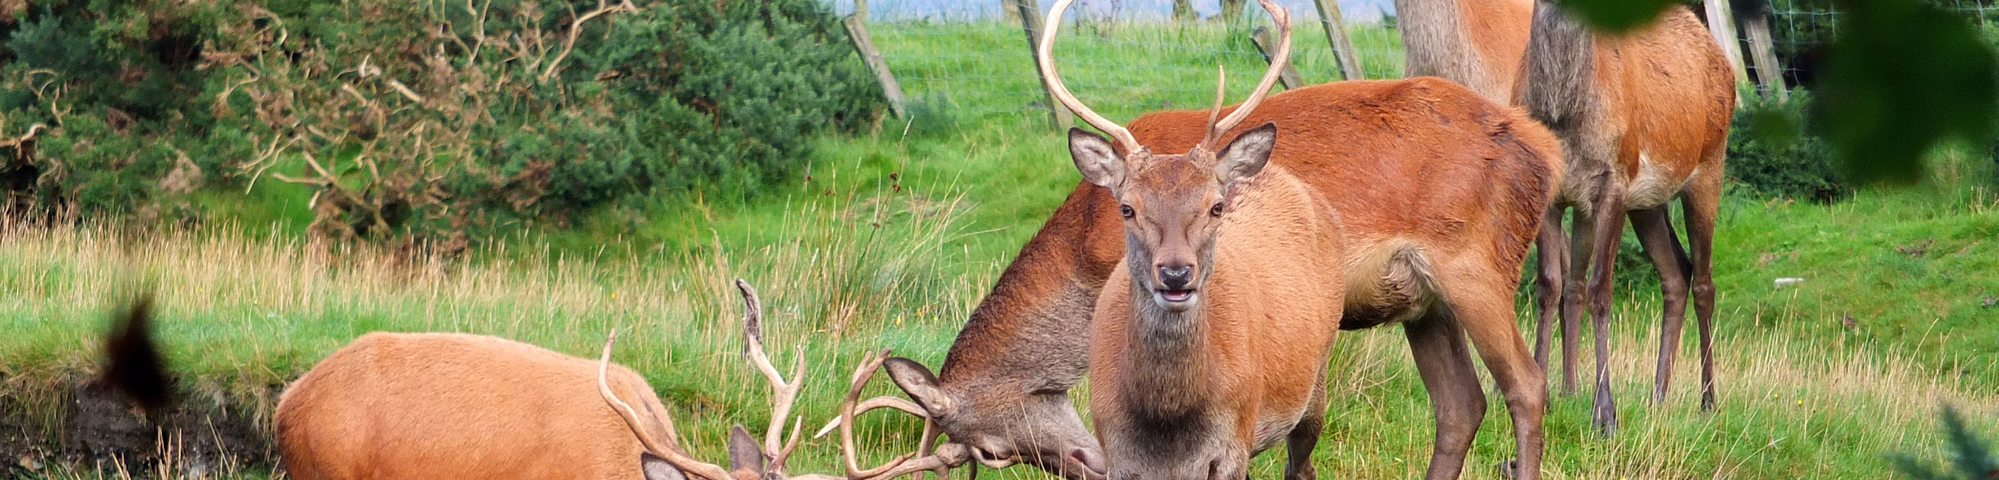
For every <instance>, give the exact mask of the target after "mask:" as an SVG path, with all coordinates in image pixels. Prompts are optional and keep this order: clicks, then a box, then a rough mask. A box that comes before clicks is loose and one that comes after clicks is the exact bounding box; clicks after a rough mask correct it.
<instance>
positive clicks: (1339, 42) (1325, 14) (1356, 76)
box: [1266, 0, 1367, 88]
mask: <svg viewBox="0 0 1999 480" xmlns="http://www.w3.org/2000/svg"><path fill="white" fill-rule="evenodd" d="M1334 2H1335V0H1318V1H1317V2H1316V3H1318V4H1319V23H1321V24H1324V25H1325V26H1326V40H1327V41H1330V42H1332V43H1333V57H1334V58H1337V59H1339V64H1340V79H1341V80H1362V79H1366V78H1367V74H1366V73H1365V72H1362V71H1361V69H1360V57H1359V56H1358V54H1357V53H1355V52H1354V49H1353V39H1350V38H1347V24H1346V21H1345V20H1341V19H1340V5H1339V4H1338V3H1334ZM1266 56H1267V55H1266ZM1286 88H1290V87H1289V86H1288V85H1287V86H1286Z"/></svg>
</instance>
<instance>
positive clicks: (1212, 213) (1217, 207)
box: [1208, 202, 1222, 217]
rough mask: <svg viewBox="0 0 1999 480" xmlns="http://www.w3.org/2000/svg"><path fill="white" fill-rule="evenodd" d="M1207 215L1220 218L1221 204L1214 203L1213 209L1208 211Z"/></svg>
mask: <svg viewBox="0 0 1999 480" xmlns="http://www.w3.org/2000/svg"><path fill="white" fill-rule="evenodd" d="M1208 215H1209V216H1215V217H1219V216H1222V202H1215V206H1214V208H1209V209H1208Z"/></svg>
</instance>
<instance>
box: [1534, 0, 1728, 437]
mask: <svg viewBox="0 0 1999 480" xmlns="http://www.w3.org/2000/svg"><path fill="white" fill-rule="evenodd" d="M1532 30H1533V32H1532V37H1531V38H1532V39H1531V40H1530V41H1529V44H1528V47H1527V55H1526V57H1525V59H1524V60H1523V62H1522V63H1523V67H1522V68H1523V69H1524V70H1525V71H1524V72H1523V73H1522V75H1521V77H1520V82H1519V84H1518V86H1517V89H1516V94H1517V95H1518V98H1519V100H1518V104H1519V105H1522V106H1524V107H1525V108H1527V110H1528V112H1529V113H1531V114H1532V115H1533V116H1534V118H1535V119H1536V120H1540V121H1541V122H1542V123H1544V124H1546V125H1547V126H1548V127H1549V128H1550V129H1552V130H1554V132H1555V134H1556V135H1557V136H1559V137H1561V139H1562V146H1563V149H1564V150H1565V151H1567V152H1568V159H1567V163H1568V167H1567V173H1565V174H1564V176H1563V182H1562V186H1561V193H1560V195H1559V198H1558V201H1557V204H1556V206H1555V208H1552V209H1550V210H1549V211H1548V215H1547V217H1548V218H1547V219H1546V220H1545V221H1544V222H1543V223H1542V224H1541V234H1540V244H1541V245H1542V249H1541V256H1542V259H1543V267H1542V268H1541V273H1540V278H1539V280H1538V281H1537V282H1538V285H1540V287H1539V290H1541V291H1542V298H1543V300H1542V311H1543V315H1542V317H1541V318H1542V322H1541V325H1540V327H1539V329H1538V335H1537V336H1538V337H1539V343H1538V344H1537V345H1536V347H1535V359H1536V361H1537V362H1539V363H1540V364H1542V365H1547V361H1548V355H1549V351H1548V350H1549V341H1550V340H1551V338H1550V336H1551V335H1552V333H1551V332H1550V329H1551V326H1550V323H1552V322H1550V321H1549V316H1548V315H1547V311H1548V310H1550V309H1551V308H1550V307H1552V306H1553V305H1551V304H1553V303H1554V302H1553V300H1552V299H1551V298H1552V295H1553V291H1554V290H1555V287H1557V286H1559V287H1560V292H1561V299H1560V307H1559V309H1560V312H1561V317H1562V318H1561V327H1562V332H1563V333H1562V338H1563V340H1562V343H1563V358H1562V365H1563V387H1564V389H1565V390H1568V391H1573V390H1574V389H1575V382H1576V373H1575V372H1576V369H1575V365H1576V357H1577V353H1578V352H1577V348H1576V344H1577V341H1576V339H1577V336H1578V335H1579V333H1580V331H1581V328H1580V324H1581V315H1582V313H1583V308H1584V306H1583V302H1585V301H1587V302H1588V308H1589V315H1590V317H1591V318H1592V319H1594V323H1595V327H1596V361H1597V365H1596V400H1595V409H1594V414H1593V415H1592V423H1593V424H1594V425H1595V426H1596V427H1597V428H1598V429H1599V430H1600V431H1602V432H1605V433H1608V432H1610V431H1613V430H1614V429H1615V428H1616V426H1617V407H1616V404H1615V402H1614V400H1613V399H1612V398H1611V394H1610V379H1609V373H1610V372H1609V355H1610V352H1609V350H1610V340H1609V333H1610V332H1609V330H1610V317H1609V314H1610V303H1611V280H1612V278H1613V277H1612V266H1613V265H1614V263H1615V260H1616V255H1617V246H1618V243H1619V241H1620V239H1621V238H1622V236H1623V231H1624V218H1625V214H1626V212H1629V215H1630V217H1631V221H1632V222H1631V223H1632V228H1633V230H1635V231H1636V232H1637V234H1638V238H1639V241H1640V243H1641V244H1642V245H1643V246H1644V247H1645V253H1646V255H1647V256H1649V257H1651V259H1652V264H1653V265H1654V266H1656V267H1657V268H1658V269H1659V275H1660V278H1661V281H1660V287H1661V289H1662V290H1663V291H1664V297H1665V313H1664V320H1663V326H1662V327H1661V331H1660V336H1659V364H1658V372H1657V375H1658V376H1657V378H1656V379H1655V380H1654V383H1653V390H1652V395H1653V401H1654V402H1658V401H1660V400H1662V399H1663V398H1664V396H1665V394H1666V390H1667V385H1668V383H1669V382H1670V381H1671V379H1672V368H1673V359H1674V356H1675V354H1676V353H1677V352H1678V351H1679V341H1680V328H1681V323H1682V321H1683V319H1684V318H1685V316H1686V303H1687V294H1688V292H1689V287H1691V291H1692V293H1693V299H1694V309H1695V315H1696V318H1697V319H1698V321H1699V328H1700V348H1701V407H1702V408H1703V409H1706V408H1712V407H1713V406H1714V355H1713V331H1714V329H1713V320H1714V281H1713V279H1712V278H1711V277H1712V268H1711V262H1710V258H1711V256H1712V253H1713V242H1714V222H1715V209H1716V207H1717V205H1718V203H1719V202H1720V198H1721V180H1722V175H1723V169H1722V161H1723V155H1724V154H1725V153H1726V149H1727V146H1728V123H1729V116H1730V115H1731V114H1732V113H1733V112H1734V111H1735V83H1734V81H1733V77H1732V76H1731V72H1730V71H1729V68H1730V67H1729V65H1728V62H1727V60H1725V59H1724V57H1723V56H1722V51H1721V47H1720V46H1719V45H1716V44H1715V42H1714V39H1713V37H1711V36H1709V35H1708V34H1707V32H1706V30H1705V29H1704V28H1703V27H1702V26H1701V23H1700V21H1699V20H1697V19H1696V18H1695V17H1694V14H1693V12H1692V11H1691V10H1689V9H1687V8H1686V7H1685V6H1681V5H1674V6H1672V7H1669V8H1668V9H1667V10H1666V11H1665V13H1664V14H1663V15H1662V16H1661V17H1660V18H1659V19H1657V20H1656V21H1654V23H1652V24H1651V25H1649V26H1646V27H1643V28H1640V29H1637V30H1635V31H1632V32H1627V33H1623V34H1618V35H1607V34H1596V33H1594V32H1591V31H1590V30H1589V29H1588V28H1587V27H1586V26H1584V25H1582V24H1581V23H1579V21H1578V20H1577V19H1575V18H1574V17H1573V16H1571V15H1570V14H1569V13H1568V12H1566V11H1565V9H1564V8H1563V7H1562V6H1560V5H1559V4H1557V3H1554V2H1551V1H1548V0H1541V1H1539V2H1537V3H1536V4H1535V7H1534V22H1533V29H1532ZM1674 198H1679V199H1681V202H1682V206H1684V207H1685V215H1686V223H1687V227H1686V234H1687V243H1688V244H1690V246H1691V248H1692V250H1693V255H1692V257H1691V258H1689V257H1688V255H1687V252H1686V250H1685V249H1684V248H1683V247H1682V246H1681V245H1680V242H1679V238H1678V236H1677V235H1675V233H1674V231H1673V227H1672V222H1671V220H1670V219H1669V218H1668V206H1667V203H1668V202H1670V201H1671V200H1673V199H1674ZM1567 207H1574V208H1575V213H1574V217H1573V222H1574V225H1573V226H1572V228H1573V230H1574V231H1573V232H1572V235H1573V236H1572V237H1570V238H1568V239H1565V238H1563V237H1562V226H1561V212H1562V210H1563V209H1565V208H1567ZM1565 242H1566V243H1565ZM1562 246H1567V247H1568V248H1566V249H1565V248H1562ZM1565 250H1566V252H1565ZM1593 259H1594V260H1596V261H1597V262H1598V263H1597V265H1596V269H1595V271H1594V272H1592V271H1591V270H1590V266H1591V265H1590V264H1591V261H1592V260H1593ZM1565 275H1566V278H1564V276H1565ZM1586 276H1587V278H1588V285H1587V286H1585V285H1583V283H1582V280H1583V279H1584V278H1585V277H1586ZM1564 280H1567V281H1566V283H1565V282H1564Z"/></svg>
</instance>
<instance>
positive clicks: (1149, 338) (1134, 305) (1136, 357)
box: [1125, 258, 1216, 418]
mask: <svg viewBox="0 0 1999 480" xmlns="http://www.w3.org/2000/svg"><path fill="white" fill-rule="evenodd" d="M1207 262H1208V263H1209V264H1212V258H1210V259H1208V260H1207ZM1132 273H1133V274H1134V275H1139V274H1143V273H1144V272H1142V271H1134V272H1132ZM1208 273H1211V272H1203V275H1206V274H1208ZM1135 278H1136V277H1135ZM1131 283H1132V287H1131V292H1130V295H1131V297H1130V302H1131V303H1130V305H1131V314H1132V319H1131V324H1130V328H1129V329H1128V330H1127V334H1128V335H1130V338H1129V339H1128V341H1127V342H1126V345H1127V347H1128V348H1129V349H1130V351H1129V352H1128V354H1127V356H1126V357H1125V358H1126V359H1127V361H1129V362H1130V364H1129V370H1128V371H1129V372H1131V375H1128V376H1126V377H1125V379H1126V381H1128V382H1131V385H1129V389H1128V390H1126V391H1131V392H1145V394H1146V401H1145V402H1144V408H1146V409H1149V410H1152V413H1153V415H1156V416H1160V417H1167V418H1172V417H1180V416H1182V415H1185V414H1189V413H1195V412H1198V411H1199V410H1200V408H1201V406H1202V405H1204V404H1205V403H1206V401H1207V399H1208V398H1207V397H1208V396H1209V394H1210V393H1212V392H1213V391H1214V390H1215V389H1213V388H1209V386H1208V383H1210V382H1211V380H1212V379H1213V378H1214V377H1213V376H1212V375H1211V374H1212V373H1213V372H1212V371H1211V370H1212V366H1213V364H1214V362H1213V361H1212V359H1210V358H1208V357H1209V356H1210V355H1209V353H1210V351H1211V346H1210V345H1209V343H1210V341H1209V336H1210V334H1211V333H1213V329H1214V326H1213V325H1212V324H1211V322H1210V320H1211V314H1210V312H1211V311H1212V309H1213V307H1211V305H1213V304H1214V301H1215V298H1214V297H1213V296H1212V293H1213V292H1212V290H1211V289H1207V288H1204V289H1203V290H1204V291H1202V292H1201V293H1200V295H1202V296H1203V298H1201V299H1200V302H1199V303H1198V304H1197V305H1196V306H1195V307H1194V308H1193V309H1190V310H1187V311H1184V312H1173V311H1169V310H1167V309H1165V308H1164V307H1161V306H1159V304H1158V303H1156V302H1155V301H1154V300H1153V296H1152V295H1153V294H1152V291H1151V289H1150V288H1148V287H1146V286H1144V285H1143V284H1142V282H1138V281H1133V282H1131ZM1207 283H1208V285H1209V286H1212V285H1214V284H1215V283H1216V282H1214V281H1212V280H1210V281H1209V282H1207Z"/></svg>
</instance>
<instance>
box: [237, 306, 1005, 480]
mask: <svg viewBox="0 0 1999 480" xmlns="http://www.w3.org/2000/svg"><path fill="white" fill-rule="evenodd" d="M737 287H738V289H739V290H741V292H742V294H743V298H744V302H745V308H744V310H745V314H744V316H745V322H744V337H745V339H746V343H747V344H748V345H747V346H748V357H749V360H750V362H751V363H752V364H753V365H754V366H755V367H756V369H757V371H758V372H760V373H761V374H762V375H763V376H764V377H765V379H766V380H768V381H769V382H770V384H771V387H772V389H773V391H774V393H775V395H774V398H773V399H772V405H771V407H772V411H771V423H770V428H769V430H768V431H767V432H766V435H765V437H764V438H765V440H764V443H762V444H759V443H758V442H757V440H756V438H755V437H753V436H752V435H750V433H749V432H748V431H747V430H744V429H743V427H742V426H741V425H736V426H735V427H734V428H733V429H732V430H731V432H730V439H729V448H728V450H729V457H728V458H729V462H728V465H729V466H728V467H727V468H723V467H722V466H719V465H715V464H710V463H706V462H702V461H700V460H696V459H695V458H693V456H692V455H691V454H689V453H687V452H686V451H685V450H683V449H682V448H681V447H680V446H679V445H680V440H679V435H678V434H677V433H676V432H675V429H674V424H673V419H672V417H671V416H670V415H669V413H668V410H667V408H666V407H665V406H664V405H662V404H661V403H660V401H659V397H658V396H657V395H655V394H654V393H653V391H652V389H651V387H650V386H648V385H647V384H646V382H645V379H644V378H642V377H640V376H639V375H638V374H636V373H634V372H632V371H631V370H630V369H627V368H624V367H621V366H615V365H612V364H611V363H610V355H611V346H612V343H613V342H614V341H615V340H616V336H615V335H613V336H612V337H611V339H609V340H606V341H605V344H604V351H603V356H602V357H601V358H599V359H598V361H595V362H592V361H589V360H585V359H581V358H575V357H570V356H567V355H562V354H559V353H555V352H552V351H548V350H545V349H541V348H539V347H535V346H531V345H527V344H523V343H518V342H513V341H509V340H504V339H500V338H494V337H486V336H479V335H464V334H435V333H415V334H400V333H374V334H369V335H365V336H363V337H361V338H360V339H358V340H355V341H354V342H353V343H351V344H349V345H348V346H346V347H343V348H341V349H340V350H339V351H337V352H334V353H333V355H330V356H328V357H327V358H326V359H325V360H323V361H321V362H320V363H319V364H318V365H316V366H314V367H313V368H312V370H310V371H308V372H307V373H306V374H305V375H304V376H302V377H300V378H299V380H298V381H297V382H295V383H293V384H292V386H291V387H290V388H289V389H287V390H286V391H285V393H284V395H283V397H282V398H281V399H280V401H279V403H278V409H277V415H276V430H277V436H278V442H279V446H280V448H281V451H282V456H283V459H284V464H285V467H286V469H287V470H288V472H289V474H290V476H291V477H292V478H298V479H302V480H316V479H354V478H377V479H398V478H407V479H433V478H482V479H553V478H563V479H577V478H588V479H600V478H601V479H612V478H618V479H631V478H641V477H643V478H646V479H649V480H663V479H672V480H684V479H687V478H693V479H696V480H783V479H786V478H791V479H798V480H808V479H809V480H889V479H893V478H896V477H899V476H903V475H907V474H910V473H914V472H920V471H932V470H943V469H945V468H949V467H953V466H957V465H961V464H963V463H965V462H966V461H967V460H968V459H969V456H970V454H969V452H967V451H965V450H964V449H963V447H959V446H948V445H947V446H946V447H945V448H943V449H940V450H938V451H937V452H936V453H935V454H924V455H922V456H921V457H920V458H912V455H903V456H901V457H898V458H897V459H896V460H895V461H893V462H890V463H889V464H886V465H882V466H878V467H874V468H868V469H862V468H860V467H859V465H857V462H856V461H855V449H854V439H853V438H854V437H853V431H852V429H851V425H852V424H853V421H852V419H853V416H854V415H856V414H858V413H861V412H865V411H867V410H869V409H872V408H874V407H882V406H886V407H895V408H900V409H905V410H910V411H913V413H918V414H921V412H920V410H917V409H916V407H915V406H913V405H904V404H903V403H906V402H902V403H899V402H896V401H893V400H887V399H873V400H869V401H866V402H856V400H857V398H856V397H858V395H859V394H860V392H861V388H862V387H863V386H865V385H866V383H867V381H868V378H869V376H870V375H871V374H872V373H873V372H874V370H875V369H877V368H879V366H880V364H881V361H882V360H881V357H876V356H872V355H871V356H870V357H869V358H868V359H867V360H864V361H863V362H862V365H861V369H860V370H858V371H856V372H855V374H854V377H852V379H853V384H852V385H851V386H850V388H849V390H848V393H847V401H846V402H845V403H844V404H843V405H842V409H841V410H842V417H843V418H845V419H846V420H847V421H846V422H844V423H843V424H842V428H841V446H842V453H843V456H844V459H845V461H846V467H847V472H846V473H847V474H846V476H844V477H836V476H827V475H816V474H815V475H798V476H791V475H788V474H787V473H786V471H785V463H786V460H787V459H789V458H791V453H792V452H793V449H794V448H796V447H797V446H798V440H799V437H800V435H799V426H800V425H798V423H796V422H794V423H793V424H792V426H791V427H792V434H791V436H790V437H789V440H786V441H783V442H780V441H779V440H780V439H781V438H783V437H781V434H782V433H784V432H783V430H784V428H785V426H786V425H785V424H786V420H787V418H788V417H789V415H790V411H791V406H792V403H793V402H794V401H796V400H797V395H798V393H799V390H800V389H801V387H802V384H801V383H800V382H802V379H801V378H800V377H801V376H802V374H803V373H804V363H803V359H804V355H803V354H804V351H803V347H801V348H800V350H799V352H798V356H797V357H796V358H797V360H798V361H797V362H794V363H793V365H792V374H791V380H790V381H786V380H785V379H784V377H783V375H781V374H780V373H779V371H778V370H777V368H776V367H774V366H773V365H772V364H771V361H770V358H769V357H768V356H767V355H766V354H765V352H764V349H763V340H762V334H761V330H762V328H761V323H762V321H761V319H762V314H761V311H762V308H761V305H760V302H759V301H758V299H757V296H756V292H755V291H754V290H752V289H751V288H750V287H749V285H748V284H746V283H743V282H742V281H740V280H739V281H737ZM885 353H886V352H884V354H885ZM882 357H885V355H883V356H882ZM593 379H594V384H593V381H592V380H593ZM625 399H632V402H629V403H628V402H627V401H626V400H625ZM634 403H636V405H637V406H636V407H635V406H633V404H634ZM926 425H927V424H926ZM926 450H927V449H926Z"/></svg>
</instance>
